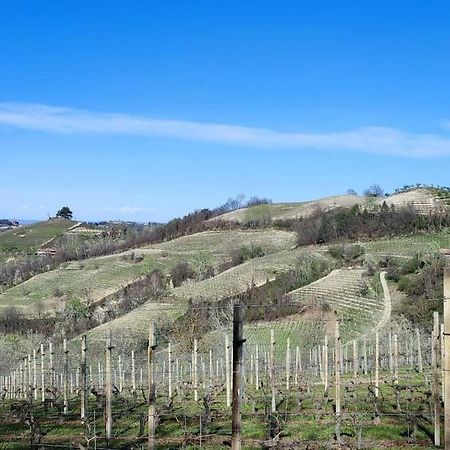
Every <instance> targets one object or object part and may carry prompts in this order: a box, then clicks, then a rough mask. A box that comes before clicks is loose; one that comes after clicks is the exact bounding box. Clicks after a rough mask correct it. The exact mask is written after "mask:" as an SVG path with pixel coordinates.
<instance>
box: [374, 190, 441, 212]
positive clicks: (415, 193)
mask: <svg viewBox="0 0 450 450" xmlns="http://www.w3.org/2000/svg"><path fill="white" fill-rule="evenodd" d="M439 192H441V191H439V190H433V189H429V188H418V189H410V190H408V191H405V192H400V193H399V194H394V195H391V196H389V197H387V198H386V199H380V200H379V201H378V203H382V202H383V201H386V203H387V204H388V205H394V206H395V207H396V208H405V207H408V206H411V207H413V208H414V209H415V210H416V211H418V212H420V213H421V214H429V213H432V212H436V211H440V210H442V208H445V207H446V206H448V202H447V201H446V200H445V198H443V197H442V195H441V196H440V195H438V194H439Z"/></svg>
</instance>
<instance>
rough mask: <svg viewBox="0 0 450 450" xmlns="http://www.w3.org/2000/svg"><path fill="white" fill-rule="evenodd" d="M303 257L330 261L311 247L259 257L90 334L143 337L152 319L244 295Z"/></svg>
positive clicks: (175, 291)
mask: <svg viewBox="0 0 450 450" xmlns="http://www.w3.org/2000/svg"><path fill="white" fill-rule="evenodd" d="M299 258H310V259H321V260H326V256H324V255H323V253H320V252H316V251H314V250H311V249H310V248H308V249H297V250H290V251H281V252H278V253H274V254H272V255H268V256H264V257H261V258H255V259H252V260H250V261H247V262H245V263H243V264H240V265H238V266H236V267H232V268H231V269H228V270H226V271H225V272H222V273H220V274H218V275H216V276H214V277H212V278H209V279H207V280H203V281H198V282H189V283H186V284H185V285H183V286H180V287H177V288H175V289H172V290H171V292H169V294H168V295H167V297H166V298H165V299H163V301H162V303H152V302H147V303H145V304H144V305H141V306H140V307H138V308H136V309H135V310H133V311H131V312H130V313H128V314H126V315H124V316H122V317H119V318H117V319H115V320H113V321H111V322H109V323H105V324H103V325H100V326H99V327H96V328H94V329H92V330H91V331H90V332H89V334H90V335H91V336H93V337H94V338H97V339H98V338H103V337H104V335H105V332H106V330H108V329H112V330H115V331H118V332H120V333H123V334H132V335H140V336H141V337H143V336H144V335H143V334H142V333H144V332H145V330H146V329H147V327H148V323H149V320H154V321H159V322H165V321H167V320H169V321H171V320H173V319H174V318H176V317H179V316H181V315H182V314H184V312H185V311H186V308H187V306H188V303H189V301H190V300H197V301H205V302H206V301H207V302H217V301H219V300H222V299H226V298H229V297H232V296H236V295H238V294H241V293H243V292H245V291H246V290H247V289H248V288H249V287H250V286H252V285H256V286H261V285H263V284H265V283H267V282H268V281H271V280H274V279H275V278H276V277H277V276H278V275H280V274H282V273H286V272H287V271H289V270H290V269H294V268H295V267H296V265H297V263H298V261H299Z"/></svg>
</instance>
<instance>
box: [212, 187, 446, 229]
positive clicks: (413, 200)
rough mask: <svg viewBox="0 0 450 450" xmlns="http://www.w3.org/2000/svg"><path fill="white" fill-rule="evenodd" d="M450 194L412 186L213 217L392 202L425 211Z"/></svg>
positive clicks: (288, 215)
mask: <svg viewBox="0 0 450 450" xmlns="http://www.w3.org/2000/svg"><path fill="white" fill-rule="evenodd" d="M449 198H450V195H449V194H448V192H446V191H442V190H439V189H433V188H417V189H410V190H408V191H405V192H401V193H399V194H393V195H390V196H388V197H381V198H368V197H363V196H358V195H339V196H334V197H326V198H323V199H319V200H315V201H311V202H302V203H274V204H269V205H263V206H262V207H260V206H254V207H250V208H242V209H238V210H236V211H231V212H229V213H226V214H223V215H221V216H218V217H216V218H214V219H212V220H225V221H230V222H240V223H242V222H246V221H247V220H249V219H250V218H251V217H252V212H255V213H257V211H258V208H260V209H261V208H264V214H265V215H266V216H267V218H270V219H271V220H290V219H298V218H300V217H307V216H310V215H311V214H313V213H314V212H315V211H317V210H318V209H320V210H322V211H329V210H331V209H335V208H340V207H341V208H351V207H352V206H354V205H360V206H369V207H370V205H382V204H383V203H384V202H386V204H387V205H393V206H395V207H396V208H408V207H413V208H414V209H416V210H417V211H418V212H420V213H422V214H429V213H432V212H438V211H443V210H444V209H446V208H449V207H450V199H449Z"/></svg>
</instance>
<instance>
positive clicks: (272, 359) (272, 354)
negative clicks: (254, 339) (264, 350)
mask: <svg viewBox="0 0 450 450" xmlns="http://www.w3.org/2000/svg"><path fill="white" fill-rule="evenodd" d="M269 366H270V369H269V371H270V372H269V378H270V385H271V391H272V412H273V413H274V412H276V411H277V402H276V397H275V392H276V388H275V332H274V330H273V329H271V330H270V359H269Z"/></svg>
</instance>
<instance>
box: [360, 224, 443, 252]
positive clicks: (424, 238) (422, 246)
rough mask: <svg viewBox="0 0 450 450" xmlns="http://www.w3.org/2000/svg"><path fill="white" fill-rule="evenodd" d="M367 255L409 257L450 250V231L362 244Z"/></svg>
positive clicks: (377, 240)
mask: <svg viewBox="0 0 450 450" xmlns="http://www.w3.org/2000/svg"><path fill="white" fill-rule="evenodd" d="M361 245H362V246H363V247H364V248H365V249H366V253H367V254H370V255H373V256H375V257H383V256H386V255H392V256H401V257H408V256H413V255H415V254H417V253H418V252H419V253H435V252H438V251H439V250H440V249H441V248H450V229H448V228H446V229H444V230H443V231H441V232H439V233H420V234H415V235H412V236H402V237H394V238H385V239H376V240H372V241H369V242H361Z"/></svg>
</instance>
